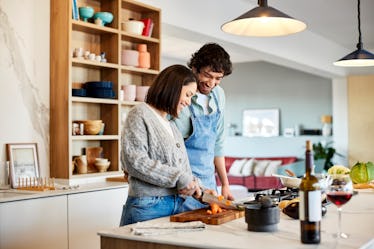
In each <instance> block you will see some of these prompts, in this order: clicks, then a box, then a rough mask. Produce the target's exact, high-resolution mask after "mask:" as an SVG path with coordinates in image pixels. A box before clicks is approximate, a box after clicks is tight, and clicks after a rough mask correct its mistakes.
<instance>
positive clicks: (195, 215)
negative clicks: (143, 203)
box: [170, 208, 245, 225]
mask: <svg viewBox="0 0 374 249" xmlns="http://www.w3.org/2000/svg"><path fill="white" fill-rule="evenodd" d="M206 210H207V209H205V208H203V209H197V210H193V211H189V212H184V213H180V214H175V215H172V216H170V221H173V222H187V221H201V222H204V223H205V224H208V225H220V224H222V223H225V222H228V221H232V220H235V219H238V218H240V217H243V216H244V212H245V211H244V210H243V211H239V210H228V209H225V211H223V212H222V213H218V214H207V213H206Z"/></svg>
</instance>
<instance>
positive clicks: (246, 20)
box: [221, 0, 306, 37]
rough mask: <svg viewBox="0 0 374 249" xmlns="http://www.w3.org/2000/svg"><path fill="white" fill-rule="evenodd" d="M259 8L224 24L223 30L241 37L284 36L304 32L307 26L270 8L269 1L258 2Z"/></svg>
mask: <svg viewBox="0 0 374 249" xmlns="http://www.w3.org/2000/svg"><path fill="white" fill-rule="evenodd" d="M258 5H259V6H258V7H256V8H254V9H252V10H250V11H248V12H246V13H244V14H243V15H241V16H239V17H237V18H235V19H234V20H232V21H230V22H227V23H224V24H223V25H222V26H221V29H222V30H223V31H224V32H226V33H230V34H234V35H241V36H264V37H266V36H282V35H289V34H293V33H297V32H300V31H303V30H304V29H305V28H306V24H305V23H303V22H301V21H299V20H296V19H294V18H292V17H290V16H288V15H286V14H285V13H283V12H281V11H279V10H277V9H274V8H272V7H269V6H268V1H267V0H258Z"/></svg>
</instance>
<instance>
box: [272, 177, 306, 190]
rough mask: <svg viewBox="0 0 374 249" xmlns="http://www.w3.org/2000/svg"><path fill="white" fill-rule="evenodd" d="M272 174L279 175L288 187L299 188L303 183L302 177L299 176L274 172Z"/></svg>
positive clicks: (283, 183)
mask: <svg viewBox="0 0 374 249" xmlns="http://www.w3.org/2000/svg"><path fill="white" fill-rule="evenodd" d="M272 176H276V177H278V178H279V179H280V180H281V182H282V185H283V186H285V187H288V188H298V187H299V186H300V183H301V179H300V178H297V177H290V176H283V175H277V174H273V175H272Z"/></svg>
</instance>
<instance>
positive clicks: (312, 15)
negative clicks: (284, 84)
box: [142, 0, 374, 78]
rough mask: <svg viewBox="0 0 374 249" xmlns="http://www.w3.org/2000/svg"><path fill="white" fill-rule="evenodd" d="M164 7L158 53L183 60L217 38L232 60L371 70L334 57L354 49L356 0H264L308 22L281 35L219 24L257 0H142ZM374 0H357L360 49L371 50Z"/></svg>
mask: <svg viewBox="0 0 374 249" xmlns="http://www.w3.org/2000/svg"><path fill="white" fill-rule="evenodd" d="M142 2H145V3H148V4H151V5H153V6H156V7H159V8H161V10H162V34H163V35H162V56H165V57H170V58H174V59H177V60H182V61H187V60H188V59H189V57H190V56H191V54H192V53H193V52H194V51H195V50H197V49H198V48H199V47H200V46H201V45H202V44H204V43H205V42H210V41H212V42H218V43H220V44H221V45H223V46H224V47H225V49H226V50H227V51H228V52H229V53H230V55H231V58H232V60H233V62H235V63H240V62H250V61H257V60H263V61H268V62H271V63H275V64H279V65H283V66H287V67H291V68H294V69H298V70H302V71H305V72H309V73H313V74H316V75H320V76H323V77H328V78H335V77H341V76H342V77H343V76H346V75H349V74H374V67H366V68H353V69H352V68H340V67H336V66H333V65H332V62H334V61H336V60H338V59H340V58H341V57H343V56H345V55H347V54H348V53H350V52H352V51H354V50H355V49H356V44H357V42H358V24H357V1H356V0H313V1H311V0H297V1H295V0H268V5H269V6H271V7H274V8H277V9H278V10H280V11H282V12H284V13H286V14H288V15H290V16H292V17H294V18H296V19H299V20H302V21H304V22H305V23H306V24H307V29H306V30H305V31H303V32H300V33H297V34H293V35H289V36H284V37H270V38H269V37H268V38H261V37H239V36H235V35H230V34H226V33H224V32H223V31H221V30H220V26H221V25H222V24H223V23H224V22H227V21H230V20H232V19H234V18H236V17H238V16H239V15H241V14H243V13H245V12H247V11H248V10H250V9H252V8H254V7H256V6H257V0H188V1H185V0H173V1H170V0H142ZM373 25H374V1H373V0H361V31H362V42H363V44H364V48H365V49H366V50H368V51H370V52H371V53H374V30H373Z"/></svg>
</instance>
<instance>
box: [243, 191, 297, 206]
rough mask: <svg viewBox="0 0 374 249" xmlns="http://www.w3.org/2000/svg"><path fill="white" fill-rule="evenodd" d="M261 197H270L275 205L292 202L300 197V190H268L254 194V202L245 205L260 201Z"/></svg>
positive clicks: (247, 202)
mask: <svg viewBox="0 0 374 249" xmlns="http://www.w3.org/2000/svg"><path fill="white" fill-rule="evenodd" d="M261 196H269V197H270V198H271V199H272V200H273V203H274V204H278V203H279V202H280V201H282V200H292V199H294V198H296V197H298V196H299V189H298V188H284V189H268V190H262V191H258V192H255V193H253V197H254V199H253V198H252V200H250V201H246V202H244V203H243V204H250V203H253V202H257V201H259V199H260V198H261Z"/></svg>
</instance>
